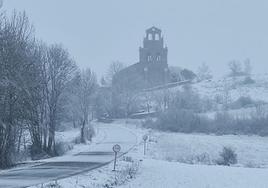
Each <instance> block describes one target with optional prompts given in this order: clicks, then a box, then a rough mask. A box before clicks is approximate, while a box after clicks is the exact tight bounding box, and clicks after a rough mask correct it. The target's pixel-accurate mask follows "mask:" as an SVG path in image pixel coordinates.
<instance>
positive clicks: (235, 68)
mask: <svg viewBox="0 0 268 188" xmlns="http://www.w3.org/2000/svg"><path fill="white" fill-rule="evenodd" d="M228 65H229V69H230V71H231V72H230V76H233V77H235V76H240V75H241V74H242V72H243V71H242V66H241V63H240V62H238V61H235V60H233V61H231V62H230V63H229V64H228Z"/></svg>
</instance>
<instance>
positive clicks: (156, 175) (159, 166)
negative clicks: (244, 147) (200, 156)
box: [120, 159, 268, 188]
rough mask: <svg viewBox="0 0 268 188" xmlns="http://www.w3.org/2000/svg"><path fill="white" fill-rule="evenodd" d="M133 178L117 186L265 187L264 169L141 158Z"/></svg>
mask: <svg viewBox="0 0 268 188" xmlns="http://www.w3.org/2000/svg"><path fill="white" fill-rule="evenodd" d="M140 172H141V173H140V174H139V175H138V176H137V178H136V179H134V180H133V181H130V182H129V183H128V184H125V185H123V186H120V188H138V187H139V188H175V187H176V188H267V186H268V178H267V176H268V169H252V168H237V167H222V166H205V165H187V164H181V163H176V162H167V161H162V160H154V159H145V160H144V161H143V162H142V165H141V169H140Z"/></svg>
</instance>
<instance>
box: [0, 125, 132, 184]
mask: <svg viewBox="0 0 268 188" xmlns="http://www.w3.org/2000/svg"><path fill="white" fill-rule="evenodd" d="M97 126H98V134H97V137H96V139H95V141H93V143H92V144H91V145H85V146H82V147H79V148H75V149H74V151H76V149H77V152H76V153H75V152H74V151H72V154H69V155H65V156H62V157H56V158H51V159H48V160H43V161H41V162H40V163H38V164H36V165H30V166H27V167H21V168H15V169H11V170H6V171H1V172H0V187H1V188H2V187H3V188H4V187H5V188H17V187H27V186H31V185H35V184H41V183H45V182H48V181H53V180H56V179H61V178H65V177H69V176H72V175H75V174H79V173H82V172H86V171H90V170H92V169H96V168H98V167H101V166H103V165H105V164H107V163H109V162H111V161H112V160H113V159H114V154H113V152H112V147H113V145H114V144H120V146H121V152H120V154H121V155H122V154H123V153H125V152H127V151H129V150H130V149H131V148H132V147H133V146H134V145H136V144H137V138H136V135H135V134H134V133H133V132H131V131H130V130H128V129H125V128H122V127H118V126H117V125H113V124H107V125H104V124H98V125H97Z"/></svg>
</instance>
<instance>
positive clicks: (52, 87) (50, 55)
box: [43, 44, 76, 155]
mask: <svg viewBox="0 0 268 188" xmlns="http://www.w3.org/2000/svg"><path fill="white" fill-rule="evenodd" d="M43 68H44V70H43V71H44V76H45V80H46V81H45V83H46V97H47V103H48V117H49V118H48V119H49V121H48V122H49V123H48V143H47V152H49V153H50V154H52V155H54V154H55V130H56V121H57V114H58V112H59V111H58V110H59V102H60V99H61V96H62V94H63V92H64V90H65V88H66V86H67V84H68V83H69V82H70V80H71V79H72V77H73V73H74V71H75V70H76V66H75V63H74V61H73V60H72V59H71V58H70V55H69V53H68V52H67V51H66V50H65V49H63V47H62V46H61V45H58V44H56V45H52V46H50V47H49V48H48V50H47V55H46V61H45V63H44V66H43Z"/></svg>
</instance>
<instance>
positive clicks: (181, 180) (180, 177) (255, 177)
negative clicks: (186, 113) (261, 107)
mask: <svg viewBox="0 0 268 188" xmlns="http://www.w3.org/2000/svg"><path fill="white" fill-rule="evenodd" d="M115 124H117V125H118V126H122V127H127V128H128V129H131V130H132V132H135V134H136V135H137V137H138V139H139V142H140V144H139V145H137V146H136V147H135V148H133V149H132V150H131V151H130V152H129V153H128V154H126V156H125V157H124V158H123V157H122V158H120V160H119V162H118V165H117V172H112V168H113V164H112V163H111V164H110V165H108V166H105V167H102V168H99V169H96V170H93V171H90V172H88V173H84V174H80V175H77V176H73V177H70V178H66V179H63V180H60V181H57V183H56V184H58V185H60V186H61V187H63V188H73V187H85V188H100V187H102V188H103V187H109V188H112V187H113V188H115V187H119V188H138V187H139V188H174V187H178V188H267V186H268V178H267V176H268V168H267V165H268V160H267V159H268V146H267V142H268V138H266V137H259V136H236V135H226V136H216V135H202V134H181V133H163V132H157V131H153V130H148V129H143V128H141V127H140V125H139V122H138V121H137V120H121V121H117V122H115ZM145 134H149V135H150V142H149V144H148V148H147V154H146V156H144V155H143V142H142V136H143V135H145ZM223 146H231V147H233V148H234V149H235V151H236V153H237V155H238V165H235V166H232V167H225V166H218V165H212V164H210V165H205V164H203V162H204V161H201V162H200V161H195V160H191V159H194V156H199V155H200V154H204V153H207V154H208V155H209V156H210V158H211V159H216V158H217V157H218V156H219V152H220V151H221V149H222V147H223ZM183 158H184V159H187V158H188V159H190V160H185V161H183V160H181V161H180V160H179V159H183ZM131 161H133V162H131ZM178 161H180V162H178ZM189 161H191V162H190V163H192V164H186V163H188V162H189ZM182 162H186V163H182ZM130 172H133V174H132V176H131V177H130V175H129V174H130ZM50 184H55V182H50ZM48 185H49V184H48ZM37 187H38V186H36V187H34V188H37ZM40 187H41V186H39V187H38V188H40Z"/></svg>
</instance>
